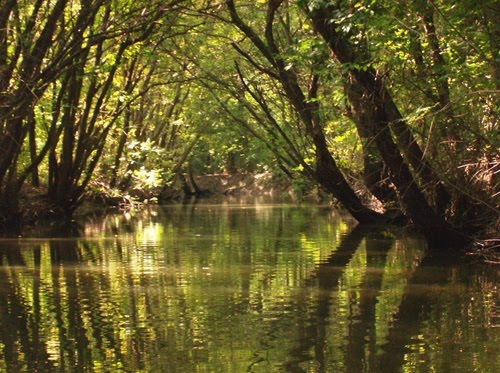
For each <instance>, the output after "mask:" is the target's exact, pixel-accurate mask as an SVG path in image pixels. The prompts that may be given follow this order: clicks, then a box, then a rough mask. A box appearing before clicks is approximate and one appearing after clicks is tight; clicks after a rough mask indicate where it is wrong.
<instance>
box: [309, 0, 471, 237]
mask: <svg viewBox="0 0 500 373" xmlns="http://www.w3.org/2000/svg"><path fill="white" fill-rule="evenodd" d="M305 10H306V12H307V14H308V16H309V18H310V19H311V21H312V23H313V27H314V28H315V30H316V31H317V32H318V34H319V35H321V36H322V37H323V39H324V40H325V41H326V43H327V44H328V46H329V47H330V49H331V50H332V52H333V53H334V55H335V56H336V58H337V59H338V61H339V62H340V63H342V64H348V65H351V66H356V63H357V62H358V60H357V55H356V49H355V47H354V46H353V45H352V44H351V43H350V42H349V40H348V39H347V38H346V37H345V36H344V35H342V34H341V33H340V32H338V31H337V29H336V24H335V22H334V20H335V16H334V15H333V14H332V13H331V12H332V8H331V7H326V6H325V7H322V8H321V9H315V10H313V11H310V10H309V9H308V8H307V7H306V8H305ZM349 74H350V75H351V77H352V79H353V81H355V82H356V84H358V85H359V86H360V88H361V89H362V90H363V92H364V97H365V100H367V102H369V103H370V105H372V107H373V112H372V114H371V116H372V120H371V124H370V125H371V126H372V128H369V131H370V132H371V133H372V134H373V135H374V139H375V142H376V144H377V147H378V150H379V152H380V155H381V157H382V159H383V161H384V163H385V165H386V166H387V167H388V169H389V170H390V172H391V177H392V181H393V183H394V185H395V186H396V189H397V193H398V198H399V200H400V202H401V205H402V207H403V211H404V212H405V214H406V215H407V216H408V217H409V218H410V219H411V220H412V221H413V222H414V224H415V225H417V226H418V227H419V228H420V230H421V231H422V233H423V234H424V236H425V237H426V238H427V240H428V242H429V243H430V244H431V245H433V246H442V245H446V246H454V245H457V246H463V245H465V244H466V242H467V240H466V239H465V238H464V237H463V236H462V235H461V234H459V233H458V232H455V231H454V230H453V229H452V228H451V227H450V226H449V224H448V223H447V222H446V221H445V220H444V218H443V217H442V216H440V215H439V214H437V213H436V212H435V211H434V210H433V209H432V207H431V206H430V205H429V203H428V201H427V200H426V198H425V196H424V194H423V193H422V192H421V190H420V188H419V187H418V185H417V183H416V182H415V180H414V178H413V175H412V173H411V171H410V168H409V166H408V165H407V163H406V162H405V160H404V159H403V157H402V155H401V153H400V150H399V149H398V146H397V145H396V144H395V142H394V141H393V138H392V134H391V129H392V130H393V131H394V133H395V135H396V138H397V139H398V140H399V143H400V145H402V146H403V145H404V146H405V147H404V149H406V150H407V152H408V154H407V157H408V160H409V162H410V163H411V164H412V165H413V168H414V170H415V171H416V172H423V171H425V172H430V171H431V170H430V169H429V167H428V165H427V164H426V163H424V158H423V156H420V155H418V153H420V154H421V150H420V148H419V146H418V144H417V143H416V141H415V140H414V139H413V136H412V135H411V132H410V130H409V128H408V126H407V124H406V123H405V122H404V120H403V118H402V116H401V114H400V113H399V110H398V108H397V106H396V105H395V103H394V101H393V100H392V98H391V96H390V94H389V92H388V91H387V89H386V88H385V87H384V85H383V82H382V80H381V79H380V77H377V75H376V73H375V71H374V70H373V69H372V68H367V69H362V70H361V69H356V68H354V67H351V68H349ZM391 125H392V126H391ZM390 126H391V127H390Z"/></svg>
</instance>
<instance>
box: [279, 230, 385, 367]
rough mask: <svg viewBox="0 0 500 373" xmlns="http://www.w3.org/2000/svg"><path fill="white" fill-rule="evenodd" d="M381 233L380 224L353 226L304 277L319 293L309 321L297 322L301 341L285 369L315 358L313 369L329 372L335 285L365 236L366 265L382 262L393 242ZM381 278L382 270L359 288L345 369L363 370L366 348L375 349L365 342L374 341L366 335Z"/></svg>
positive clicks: (369, 332) (371, 327)
mask: <svg viewBox="0 0 500 373" xmlns="http://www.w3.org/2000/svg"><path fill="white" fill-rule="evenodd" d="M383 233H384V230H383V229H382V228H380V227H376V226H366V225H364V226H361V225H358V226H356V227H355V228H354V229H353V230H352V231H351V232H350V233H348V234H346V235H345V236H344V237H343V238H342V239H341V242H340V243H339V245H338V247H337V249H336V250H335V251H334V252H333V253H332V254H331V255H330V257H329V258H328V259H327V260H326V261H325V262H324V263H321V264H320V265H319V266H318V268H317V269H316V271H315V273H314V274H313V276H312V277H311V278H309V279H308V280H307V282H308V285H309V286H313V284H314V283H317V286H319V289H320V293H319V297H318V299H317V300H316V304H315V305H314V309H315V311H314V312H313V313H312V314H311V317H310V318H309V319H308V320H304V322H303V324H302V325H300V329H301V338H300V344H299V345H298V346H297V347H296V348H294V349H293V350H292V351H290V353H289V354H288V356H291V357H293V358H291V359H290V360H289V361H287V362H286V363H285V364H284V368H285V371H287V372H305V371H306V370H305V369H304V368H302V367H301V366H300V364H301V363H304V362H308V361H310V360H312V359H313V360H314V366H315V372H328V371H331V370H330V368H329V367H328V366H327V362H326V359H325V355H324V353H325V347H326V343H327V328H328V325H329V320H330V317H331V314H330V311H331V307H332V306H333V298H332V292H333V291H334V290H335V289H336V288H337V287H338V285H339V281H340V278H341V277H342V275H343V274H344V271H345V268H346V266H347V265H348V264H349V262H350V261H351V260H352V258H353V256H354V254H355V253H356V251H357V250H358V249H359V247H360V244H361V242H362V241H363V240H364V239H366V251H367V261H368V264H369V265H370V264H374V263H373V262H377V263H378V264H379V263H381V262H382V263H383V262H384V261H385V257H386V255H387V252H388V250H389V249H390V247H391V246H392V242H393V241H392V239H388V238H387V237H386V236H385V235H384V234H383ZM381 278H382V273H381V274H380V275H376V276H375V277H374V278H371V280H370V284H369V287H368V288H367V289H364V290H362V293H361V307H360V312H359V317H358V320H355V322H351V323H350V325H349V329H350V333H349V341H348V344H347V350H346V351H344V356H345V359H346V361H345V367H346V368H348V370H346V371H348V372H362V371H363V369H362V367H363V366H364V365H365V364H366V362H364V361H363V357H364V355H365V354H364V351H365V349H366V347H368V348H370V350H373V349H374V345H373V344H372V345H370V346H366V343H365V341H366V340H369V341H373V338H367V337H369V336H371V335H372V334H373V333H374V328H375V322H374V321H375V305H376V295H377V292H378V291H379V290H380V283H381ZM367 285H368V284H367ZM353 321H354V320H353ZM340 337H341V336H339V338H340ZM311 350H313V351H314V356H311V355H310V351H311ZM360 369H361V370H360Z"/></svg>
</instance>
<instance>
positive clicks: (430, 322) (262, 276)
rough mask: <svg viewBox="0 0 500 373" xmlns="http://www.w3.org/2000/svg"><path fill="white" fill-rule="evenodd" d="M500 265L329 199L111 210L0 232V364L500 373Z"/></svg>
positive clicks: (15, 367) (31, 368)
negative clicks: (439, 247)
mask: <svg viewBox="0 0 500 373" xmlns="http://www.w3.org/2000/svg"><path fill="white" fill-rule="evenodd" d="M77 233H78V234H77ZM498 279H499V277H498V268H497V267H494V266H491V265H487V264H484V263H480V262H470V261H462V260H457V258H451V260H450V258H440V257H430V256H426V255H425V244H424V242H423V241H421V240H420V239H419V238H418V237H415V236H411V235H408V234H407V233H405V232H404V231H403V230H394V229H389V228H381V227H379V228H375V227H360V226H356V224H355V223H354V222H353V221H352V220H350V219H349V218H347V217H345V216H343V215H341V214H339V213H338V212H336V211H332V210H331V209H329V208H327V207H322V206H311V205H308V206H291V205H283V204H253V203H252V204H248V203H228V202H225V203H218V204H208V203H198V204H191V205H171V206H153V207H149V208H147V209H144V210H142V211H136V212H129V213H116V214H110V215H107V216H106V217H104V218H95V219H93V220H91V221H87V222H86V223H84V224H82V226H81V229H80V230H79V231H78V232H72V231H69V230H68V231H66V232H60V234H58V235H55V234H54V235H53V236H51V237H47V238H40V237H39V238H29V237H23V238H5V239H0V372H4V371H5V372H43V371H48V372H51V371H54V372H57V371H67V372H114V371H125V372H186V373H188V372H189V373H192V372H218V373H223V372H231V373H239V372H266V373H267V372H353V373H357V372H399V371H403V372H492V373H493V372H499V371H500V360H499V346H500V308H499V305H500V300H499V289H498Z"/></svg>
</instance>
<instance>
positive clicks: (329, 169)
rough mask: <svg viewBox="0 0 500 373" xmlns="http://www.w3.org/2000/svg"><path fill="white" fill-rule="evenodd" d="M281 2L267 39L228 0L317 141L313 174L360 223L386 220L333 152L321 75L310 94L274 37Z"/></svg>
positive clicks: (273, 6)
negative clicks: (321, 101) (322, 107)
mask: <svg viewBox="0 0 500 373" xmlns="http://www.w3.org/2000/svg"><path fill="white" fill-rule="evenodd" d="M281 3H282V1H280V0H277V1H269V2H268V9H267V17H266V28H265V33H264V36H265V41H264V40H263V39H261V37H260V36H259V35H258V34H257V32H256V31H255V30H254V29H252V28H251V27H250V26H249V25H248V24H246V23H245V22H244V21H243V20H242V19H241V18H240V17H239V15H238V12H237V10H236V7H235V4H234V1H232V0H228V1H227V2H226V4H227V6H228V10H229V13H230V16H231V20H232V22H233V23H234V24H235V25H236V26H237V27H238V28H239V29H240V31H241V32H243V33H244V34H245V35H246V36H247V37H248V38H249V39H250V40H251V41H252V42H253V44H254V45H255V47H257V49H259V51H260V52H261V54H262V56H263V57H264V58H265V59H267V61H268V62H269V63H270V64H271V65H272V66H273V69H274V73H273V74H272V75H273V77H274V78H276V79H277V80H278V81H279V82H280V84H281V86H282V87H283V91H284V92H285V95H286V97H287V99H288V100H289V102H290V103H291V105H292V106H293V107H294V109H295V111H296V112H297V114H298V115H299V117H300V118H301V120H302V122H303V124H304V126H305V129H306V132H307V134H308V136H310V138H311V139H312V142H313V143H314V146H315V156H316V157H315V158H316V159H315V161H316V170H315V172H314V175H313V177H314V178H315V181H317V182H318V183H319V184H320V185H321V186H322V187H323V188H324V189H325V190H326V191H327V192H328V193H330V194H331V195H332V196H333V197H334V198H336V199H337V200H338V201H339V202H340V203H341V204H342V205H343V206H344V207H345V208H346V209H347V210H348V211H349V212H350V213H351V215H352V216H353V217H354V218H355V219H356V220H358V221H359V222H360V223H373V222H380V221H382V220H385V218H384V217H383V216H382V215H381V214H378V213H377V212H375V211H373V210H371V209H370V208H368V207H366V206H364V205H363V203H362V202H361V200H360V199H359V197H358V196H357V195H356V193H355V192H354V190H353V189H352V188H351V186H350V185H349V183H348V182H347V180H346V179H345V177H344V175H343V174H342V172H341V171H340V169H339V167H338V165H337V164H336V162H335V160H334V159H333V157H332V155H331V154H330V151H329V149H328V145H327V142H326V139H325V134H324V131H323V128H322V122H321V119H320V115H319V105H318V102H317V100H314V98H316V93H317V89H318V79H319V78H318V77H317V76H315V77H314V78H313V81H312V82H311V87H310V91H309V94H308V97H307V96H306V94H304V92H303V90H302V88H301V86H300V84H299V77H298V76H297V74H296V73H295V72H294V70H293V69H289V68H287V67H286V65H287V64H286V63H285V61H284V60H283V58H282V57H281V51H280V50H279V47H278V46H277V44H276V43H275V41H274V31H273V23H274V17H275V13H276V11H277V9H278V8H279V6H280V5H281Z"/></svg>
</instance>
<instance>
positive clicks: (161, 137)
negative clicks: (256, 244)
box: [0, 0, 500, 243]
mask: <svg viewBox="0 0 500 373" xmlns="http://www.w3.org/2000/svg"><path fill="white" fill-rule="evenodd" d="M497 16H498V6H497V4H496V2H495V1H494V0H481V1H468V0H464V1H460V2H450V1H445V0H437V1H432V2H428V1H424V0H411V1H407V2H405V3H404V6H402V5H401V3H400V2H397V1H394V0H371V1H355V0H338V1H319V0H309V1H307V0H299V1H296V2H295V1H287V0H268V1H243V0H242V1H231V0H229V1H221V2H214V1H202V0H199V1H196V0H190V1H188V0H170V1H156V0H155V1H143V0H135V1H128V0H109V1H106V0H80V1H77V0H53V1H43V0H5V1H3V2H2V4H1V5H0V149H1V151H0V208H1V211H0V215H1V216H0V222H1V224H2V225H6V224H7V223H19V222H20V221H22V219H23V214H25V211H26V209H25V207H24V206H23V204H22V201H23V196H24V195H25V193H26V189H28V188H27V187H28V185H29V184H32V185H33V186H35V187H37V188H41V189H42V190H45V191H46V196H47V198H48V200H49V201H50V203H51V205H52V206H53V209H54V210H55V211H60V212H61V213H62V214H64V215H67V216H70V215H71V214H72V213H73V212H74V211H75V210H76V209H77V208H78V207H79V206H80V205H81V203H82V201H83V200H84V198H85V196H86V195H87V193H88V191H89V190H91V189H93V190H95V189H101V190H106V191H107V192H108V193H111V192H113V193H118V194H126V193H136V194H140V195H143V196H144V195H146V196H160V195H161V194H162V193H164V192H165V190H166V188H168V187H170V186H171V185H172V184H173V183H175V182H176V180H181V181H182V180H184V176H183V175H185V174H192V173H197V174H201V173H214V172H257V171H259V172H262V171H268V172H272V173H275V174H281V175H284V176H286V177H288V178H291V179H293V180H295V182H296V183H299V182H300V180H309V181H311V182H313V183H316V184H318V185H319V186H320V187H322V188H323V189H324V190H325V191H327V192H328V193H330V194H331V195H332V196H333V197H334V198H335V199H337V200H338V201H339V202H340V203H341V204H342V205H344V207H346V208H347V209H348V210H349V211H350V212H351V214H352V215H353V216H354V217H355V218H356V219H357V220H358V221H360V222H379V221H382V222H387V221H388V220H389V218H388V216H387V214H381V213H380V211H374V210H373V209H372V208H371V207H370V206H368V205H366V203H365V201H366V199H365V198H361V196H360V193H361V194H363V195H372V196H373V198H375V197H376V198H377V199H378V200H379V201H381V202H382V203H383V205H384V206H385V208H386V209H387V210H388V211H389V210H391V211H392V210H393V209H395V208H397V209H401V211H402V213H403V214H404V216H405V217H406V218H408V219H409V220H410V221H412V222H413V223H415V224H416V225H417V226H418V227H419V228H421V230H422V232H423V233H424V234H425V235H426V236H427V238H428V239H430V240H431V241H432V240H436V237H437V236H440V237H442V238H443V239H442V241H443V242H444V241H446V242H452V243H460V242H463V241H464V237H463V235H462V234H457V233H456V231H457V230H460V231H462V232H464V233H466V235H471V234H477V232H484V230H485V229H487V228H488V227H489V228H491V227H492V226H494V225H495V224H496V222H497V221H498V216H499V210H498V208H499V195H498V185H499V184H498V167H499V155H498V150H497V149H498V148H499V145H500V139H499V138H498V133H499V131H498V91H499V85H500V80H499V79H500V65H499V64H500V59H499V58H500V57H499V55H500V54H499V49H500V47H499V45H500V42H499V38H500V36H499V35H500V30H499V27H500V26H499V25H498V22H496V20H497V19H498V17H497ZM39 213H41V212H39ZM443 242H439V243H443Z"/></svg>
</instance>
